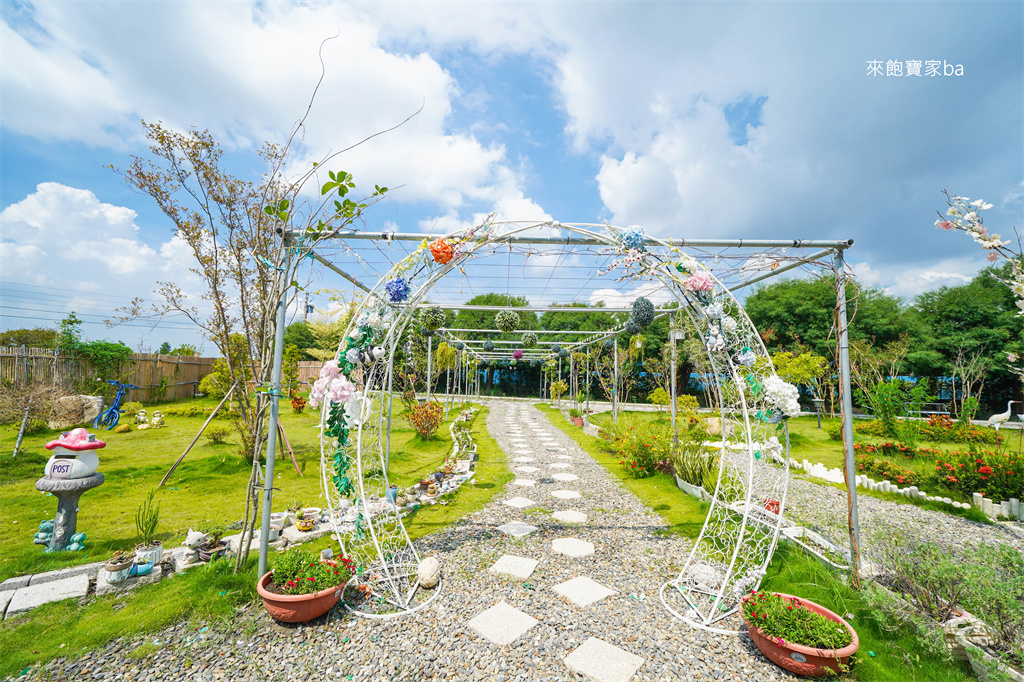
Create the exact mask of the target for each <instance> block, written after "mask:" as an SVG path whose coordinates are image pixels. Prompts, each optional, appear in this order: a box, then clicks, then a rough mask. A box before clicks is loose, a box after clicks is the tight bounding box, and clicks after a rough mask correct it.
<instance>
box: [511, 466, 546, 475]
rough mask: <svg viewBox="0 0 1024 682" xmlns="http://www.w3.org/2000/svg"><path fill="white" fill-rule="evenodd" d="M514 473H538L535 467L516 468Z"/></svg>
mask: <svg viewBox="0 0 1024 682" xmlns="http://www.w3.org/2000/svg"><path fill="white" fill-rule="evenodd" d="M516 471H522V472H523V473H524V474H532V473H533V472H535V471H540V469H538V468H537V467H516Z"/></svg>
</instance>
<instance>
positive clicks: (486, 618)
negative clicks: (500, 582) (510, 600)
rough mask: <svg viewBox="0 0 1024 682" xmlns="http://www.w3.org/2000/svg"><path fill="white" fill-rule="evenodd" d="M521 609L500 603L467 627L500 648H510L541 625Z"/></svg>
mask: <svg viewBox="0 0 1024 682" xmlns="http://www.w3.org/2000/svg"><path fill="white" fill-rule="evenodd" d="M539 622H540V621H538V620H537V619H536V618H534V617H533V616H528V615H527V614H525V613H523V612H522V611H520V610H519V609H517V608H515V607H513V606H509V605H508V604H506V603H505V602H504V601H500V602H498V603H497V604H495V605H494V606H492V607H491V608H489V609H487V610H486V611H483V612H481V613H480V614H478V615H477V616H476V617H475V618H473V620H471V621H469V623H467V625H468V626H469V629H470V630H472V631H473V632H475V633H476V634H478V635H480V636H481V637H483V638H484V639H486V640H488V641H489V642H491V643H493V644H497V645H498V646H508V645H509V644H511V643H512V642H514V641H516V640H517V639H519V638H520V637H522V636H523V635H524V634H526V631H527V630H529V629H530V628H532V627H533V626H534V625H536V624H537V623H539Z"/></svg>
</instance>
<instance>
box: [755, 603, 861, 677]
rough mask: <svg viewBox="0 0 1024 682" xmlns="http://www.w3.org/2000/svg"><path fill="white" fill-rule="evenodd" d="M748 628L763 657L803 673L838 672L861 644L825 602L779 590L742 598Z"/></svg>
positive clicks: (829, 673) (808, 675)
mask: <svg viewBox="0 0 1024 682" xmlns="http://www.w3.org/2000/svg"><path fill="white" fill-rule="evenodd" d="M740 613H741V614H742V616H743V621H744V622H745V623H746V624H747V632H749V633H750V638H751V639H752V640H753V641H754V644H756V645H757V648H758V649H760V650H761V653H763V654H764V655H765V656H767V657H768V659H769V660H771V661H772V662H773V663H775V664H776V665H778V666H779V667H781V668H785V669H786V670H788V671H790V672H793V673H796V674H797V675H803V676H805V677H823V676H825V675H833V674H837V673H839V672H841V671H842V670H843V669H845V668H846V666H847V663H848V662H849V660H850V656H852V655H853V654H854V653H856V651H857V648H858V647H859V646H860V640H859V639H858V638H857V633H856V631H854V629H853V628H852V627H850V624H849V623H847V622H846V621H845V620H843V619H842V618H840V617H839V616H838V615H836V614H835V613H832V612H831V611H829V610H828V609H826V608H825V607H824V606H820V605H818V604H815V603H814V602H812V601H808V600H806V599H800V598H799V597H794V596H792V595H789V594H781V593H778V592H755V591H754V590H751V591H750V594H748V595H747V596H745V597H744V598H743V599H742V600H741V601H740Z"/></svg>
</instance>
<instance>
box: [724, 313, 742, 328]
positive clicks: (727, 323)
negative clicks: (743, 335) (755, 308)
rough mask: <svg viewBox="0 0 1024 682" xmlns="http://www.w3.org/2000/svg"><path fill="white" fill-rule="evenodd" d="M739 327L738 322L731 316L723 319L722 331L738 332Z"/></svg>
mask: <svg viewBox="0 0 1024 682" xmlns="http://www.w3.org/2000/svg"><path fill="white" fill-rule="evenodd" d="M737 326H739V325H737V323H736V320H735V319H734V318H732V317H730V316H729V315H726V316H725V317H723V318H722V329H723V330H724V331H727V332H734V331H736V327H737Z"/></svg>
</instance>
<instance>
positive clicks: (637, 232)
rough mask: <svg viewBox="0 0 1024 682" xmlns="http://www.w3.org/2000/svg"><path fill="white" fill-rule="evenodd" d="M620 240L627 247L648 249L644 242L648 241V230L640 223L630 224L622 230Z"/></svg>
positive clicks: (638, 249) (639, 249) (640, 249)
mask: <svg viewBox="0 0 1024 682" xmlns="http://www.w3.org/2000/svg"><path fill="white" fill-rule="evenodd" d="M619 241H620V242H622V245H623V246H624V247H626V248H627V249H636V250H637V251H646V250H647V246H646V245H645V244H644V242H646V241H647V232H646V231H645V230H644V228H642V227H640V226H639V225H630V226H629V227H627V228H626V229H625V230H623V231H622V232H620V233H619Z"/></svg>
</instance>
